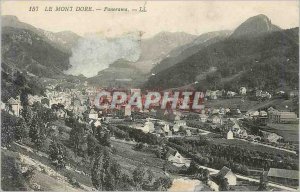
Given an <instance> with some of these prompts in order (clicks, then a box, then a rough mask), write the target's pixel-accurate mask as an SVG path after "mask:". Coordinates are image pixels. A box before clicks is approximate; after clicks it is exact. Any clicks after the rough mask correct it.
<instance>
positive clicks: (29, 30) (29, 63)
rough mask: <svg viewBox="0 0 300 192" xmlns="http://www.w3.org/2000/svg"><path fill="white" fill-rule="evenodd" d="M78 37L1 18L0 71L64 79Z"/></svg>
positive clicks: (15, 19)
mask: <svg viewBox="0 0 300 192" xmlns="http://www.w3.org/2000/svg"><path fill="white" fill-rule="evenodd" d="M79 38H80V36H78V35H76V34H75V33H72V32H69V31H64V32H58V33H52V32H49V31H45V30H42V29H38V28H35V27H33V26H32V25H29V24H26V23H24V22H21V21H19V19H18V18H17V17H15V16H2V38H1V42H2V49H1V53H2V64H3V66H5V67H3V66H2V70H6V71H7V69H9V70H12V69H13V70H18V71H26V72H29V73H30V74H32V75H36V76H41V77H50V78H54V77H63V76H65V75H64V74H63V71H64V70H66V69H68V68H69V67H70V64H69V57H70V56H71V48H72V47H73V46H74V45H75V44H76V43H77V41H78V39H79Z"/></svg>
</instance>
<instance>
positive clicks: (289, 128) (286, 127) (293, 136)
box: [266, 124, 299, 142]
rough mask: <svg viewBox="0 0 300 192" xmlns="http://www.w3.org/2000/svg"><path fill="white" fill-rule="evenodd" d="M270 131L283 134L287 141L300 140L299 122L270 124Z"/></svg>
mask: <svg viewBox="0 0 300 192" xmlns="http://www.w3.org/2000/svg"><path fill="white" fill-rule="evenodd" d="M267 127H268V128H269V129H268V128H266V129H267V130H268V131H271V132H275V133H277V134H278V135H281V136H282V137H283V138H284V140H285V141H292V142H299V124H268V126H267Z"/></svg>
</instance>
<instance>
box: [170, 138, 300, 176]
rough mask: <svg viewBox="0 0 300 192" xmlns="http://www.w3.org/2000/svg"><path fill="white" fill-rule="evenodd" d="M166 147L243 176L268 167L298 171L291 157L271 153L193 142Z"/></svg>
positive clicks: (197, 160) (202, 163) (200, 161)
mask: <svg viewBox="0 0 300 192" xmlns="http://www.w3.org/2000/svg"><path fill="white" fill-rule="evenodd" d="M168 145H169V146H171V147H173V148H175V149H177V150H178V151H179V152H180V153H182V154H185V155H186V156H189V157H191V158H192V159H193V160H194V161H195V162H197V163H199V164H201V165H206V166H209V167H213V168H216V169H221V168H222V167H223V166H227V167H229V168H230V169H231V170H232V171H234V172H237V173H241V174H244V175H248V174H249V170H248V167H251V168H264V169H266V170H268V169H269V168H270V167H276V168H283V169H296V170H297V169H298V164H297V163H296V162H295V161H293V160H292V159H293V157H291V156H288V157H287V156H278V155H277V156H276V155H275V154H271V153H262V152H259V151H250V150H247V149H245V148H241V147H238V146H223V145H218V144H208V145H207V144H204V145H202V146H201V145H200V143H199V145H194V142H193V141H188V140H182V141H178V140H176V139H170V140H169V142H168Z"/></svg>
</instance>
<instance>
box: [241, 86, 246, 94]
mask: <svg viewBox="0 0 300 192" xmlns="http://www.w3.org/2000/svg"><path fill="white" fill-rule="evenodd" d="M246 94H247V89H246V87H241V88H240V95H246Z"/></svg>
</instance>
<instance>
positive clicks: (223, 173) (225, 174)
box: [213, 166, 237, 185]
mask: <svg viewBox="0 0 300 192" xmlns="http://www.w3.org/2000/svg"><path fill="white" fill-rule="evenodd" d="M213 176H214V177H216V178H217V177H219V178H226V179H227V181H228V184H229V185H236V179H237V177H236V175H235V174H234V173H233V172H232V171H231V169H229V168H228V167H226V166H224V167H223V168H222V169H221V170H220V171H219V172H218V173H217V174H215V175H213Z"/></svg>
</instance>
